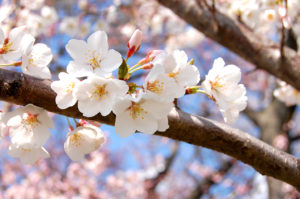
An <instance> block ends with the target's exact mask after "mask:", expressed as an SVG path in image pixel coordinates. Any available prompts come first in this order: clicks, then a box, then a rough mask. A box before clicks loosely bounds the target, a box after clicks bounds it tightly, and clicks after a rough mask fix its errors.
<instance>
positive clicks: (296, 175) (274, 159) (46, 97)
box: [0, 69, 300, 190]
mask: <svg viewBox="0 0 300 199" xmlns="http://www.w3.org/2000/svg"><path fill="white" fill-rule="evenodd" d="M50 83H51V81H49V80H40V79H36V78H33V77H30V76H27V75H24V74H21V73H17V72H13V71H8V70H4V69H0V100H3V101H7V102H10V103H14V104H19V105H26V104H29V103H31V104H34V105H37V106H39V107H42V108H44V109H46V110H48V111H51V112H54V113H58V114H62V115H66V116H69V117H75V118H84V119H92V120H95V121H99V122H102V123H105V124H109V125H113V124H114V121H115V116H114V115H113V114H110V115H109V116H107V117H102V116H100V115H97V116H95V117H92V118H85V117H83V116H82V114H81V113H80V112H79V111H78V109H77V107H76V105H75V106H74V107H72V108H68V109H65V110H61V109H59V108H58V107H57V106H56V104H55V96H56V94H55V92H54V91H52V90H51V88H50V86H49V85H50ZM169 125H170V128H169V129H168V130H167V131H165V132H156V133H155V135H160V136H165V137H169V138H172V139H175V140H179V141H184V142H187V143H190V144H194V145H198V146H203V147H206V148H210V149H213V150H216V151H219V152H222V153H225V154H227V155H230V156H232V157H234V158H236V159H238V160H241V161H243V162H244V163H246V164H249V165H251V166H252V167H253V168H255V169H256V170H257V171H258V172H260V173H261V174H263V175H269V176H272V177H274V178H276V179H279V180H282V181H285V182H287V183H289V184H291V185H293V186H295V187H296V188H297V189H298V190H300V160H298V159H297V158H295V157H294V156H292V155H290V154H287V153H285V152H282V151H279V150H277V149H275V148H273V147H272V146H270V145H268V144H266V143H264V142H262V141H260V140H258V139H256V138H254V137H253V136H251V135H249V134H247V133H245V132H242V131H240V130H238V129H234V128H232V127H230V126H228V125H225V124H222V123H219V122H216V121H212V120H209V119H206V118H203V117H200V116H194V115H189V114H187V113H184V112H182V111H180V110H177V109H173V110H172V111H171V112H170V114H169ZM291 176H293V177H291Z"/></svg>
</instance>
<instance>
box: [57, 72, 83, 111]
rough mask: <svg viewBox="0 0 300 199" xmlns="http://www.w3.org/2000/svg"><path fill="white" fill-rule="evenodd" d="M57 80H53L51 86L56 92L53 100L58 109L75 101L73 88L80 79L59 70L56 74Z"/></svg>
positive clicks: (71, 104)
mask: <svg viewBox="0 0 300 199" xmlns="http://www.w3.org/2000/svg"><path fill="white" fill-rule="evenodd" d="M58 77H59V81H53V82H52V83H51V88H52V89H53V90H54V91H55V92H56V94H57V95H56V98H55V102H56V104H57V106H58V108H60V109H66V108H68V107H71V106H73V105H74V104H75V103H76V102H77V98H76V96H75V92H74V90H75V88H76V87H77V85H78V84H79V83H80V81H79V80H78V79H77V78H76V77H74V76H73V75H70V74H68V73H64V72H61V73H59V75H58Z"/></svg>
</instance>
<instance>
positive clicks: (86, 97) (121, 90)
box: [75, 75, 128, 117]
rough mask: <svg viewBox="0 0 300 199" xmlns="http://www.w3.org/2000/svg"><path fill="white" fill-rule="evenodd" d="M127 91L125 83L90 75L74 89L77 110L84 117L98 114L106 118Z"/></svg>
mask: <svg viewBox="0 0 300 199" xmlns="http://www.w3.org/2000/svg"><path fill="white" fill-rule="evenodd" d="M127 91H128V86H127V84H126V83H125V81H122V80H118V79H105V78H103V77H98V76H95V75H91V76H89V77H88V78H87V79H85V80H83V81H82V82H80V84H79V85H78V86H77V88H76V89H75V96H76V97H77V99H78V109H79V111H80V112H82V113H83V115H84V116H87V117H92V116H94V115H96V114H98V113H99V112H100V113H101V115H103V116H106V115H108V114H109V113H110V112H111V110H112V107H113V104H114V102H115V101H116V99H117V98H119V97H122V96H124V95H125V94H126V93H127Z"/></svg>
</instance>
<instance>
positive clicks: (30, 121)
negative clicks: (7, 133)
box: [22, 113, 40, 129]
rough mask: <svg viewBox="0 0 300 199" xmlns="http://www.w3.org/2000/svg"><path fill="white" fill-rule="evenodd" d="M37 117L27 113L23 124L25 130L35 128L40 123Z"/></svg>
mask: <svg viewBox="0 0 300 199" xmlns="http://www.w3.org/2000/svg"><path fill="white" fill-rule="evenodd" d="M37 117H38V115H37V114H31V113H25V114H24V116H23V120H22V123H23V124H24V126H25V128H26V129H32V128H35V127H36V126H37V125H38V124H39V123H40V122H39V120H38V119H37Z"/></svg>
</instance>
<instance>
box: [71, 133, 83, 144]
mask: <svg viewBox="0 0 300 199" xmlns="http://www.w3.org/2000/svg"><path fill="white" fill-rule="evenodd" d="M70 142H71V144H72V145H73V146H75V147H79V146H80V144H81V135H80V134H79V133H75V134H73V135H71V136H70Z"/></svg>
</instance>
